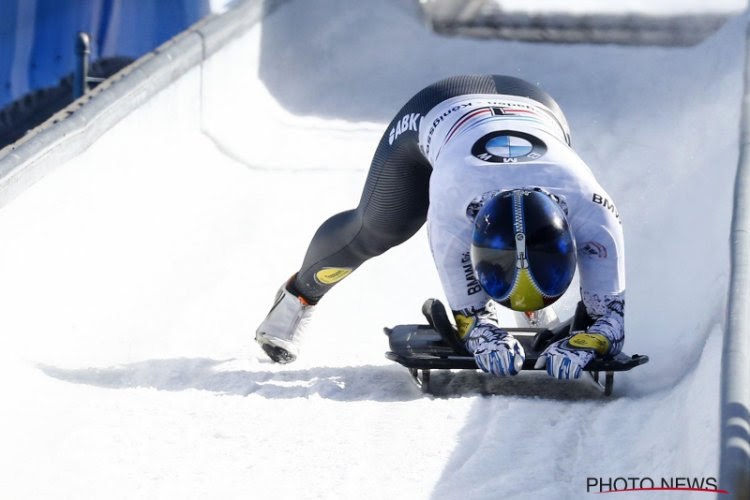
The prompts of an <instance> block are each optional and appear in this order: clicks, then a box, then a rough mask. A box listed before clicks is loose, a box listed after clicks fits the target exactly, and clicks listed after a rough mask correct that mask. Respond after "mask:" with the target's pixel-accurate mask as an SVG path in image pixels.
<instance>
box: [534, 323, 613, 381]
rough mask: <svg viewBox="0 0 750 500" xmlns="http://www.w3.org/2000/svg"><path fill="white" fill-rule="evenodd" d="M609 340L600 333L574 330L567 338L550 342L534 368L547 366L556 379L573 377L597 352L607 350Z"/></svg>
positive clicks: (550, 374)
mask: <svg viewBox="0 0 750 500" xmlns="http://www.w3.org/2000/svg"><path fill="white" fill-rule="evenodd" d="M609 345H610V344H609V341H608V340H607V338H606V337H605V336H604V335H602V334H600V333H586V332H575V333H574V334H573V335H571V336H570V337H568V338H564V339H562V340H558V341H557V342H555V343H553V344H550V346H549V347H547V349H545V350H544V352H543V353H542V355H541V356H539V359H537V360H536V364H535V365H534V368H543V367H546V368H547V374H548V375H549V376H550V377H554V378H557V379H566V380H567V379H575V378H579V377H580V376H581V372H583V369H584V368H586V365H587V364H589V361H591V360H592V359H594V358H595V357H596V356H597V354H599V355H604V354H606V353H607V352H608V351H609Z"/></svg>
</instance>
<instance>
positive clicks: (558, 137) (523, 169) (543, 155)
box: [256, 75, 625, 379]
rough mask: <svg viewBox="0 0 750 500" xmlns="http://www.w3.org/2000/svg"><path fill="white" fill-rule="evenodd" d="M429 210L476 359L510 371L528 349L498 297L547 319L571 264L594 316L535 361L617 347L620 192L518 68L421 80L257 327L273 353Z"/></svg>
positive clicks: (551, 364)
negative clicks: (355, 188) (350, 203)
mask: <svg viewBox="0 0 750 500" xmlns="http://www.w3.org/2000/svg"><path fill="white" fill-rule="evenodd" d="M425 221H426V222H427V223H428V233H429V238H430V246H431V249H432V253H433V257H434V260H435V264H436V267H437V270H438V274H439V276H440V280H441V283H442V285H443V288H444V291H445V295H446V297H447V299H448V302H449V305H450V307H451V310H452V311H453V315H454V318H455V320H456V325H457V327H458V334H459V336H460V338H461V339H462V341H463V342H464V343H465V346H466V348H467V349H468V351H469V352H471V353H473V355H474V357H475V359H476V362H477V365H478V366H479V367H480V368H481V369H482V370H484V371H486V372H488V373H492V374H494V375H497V376H507V375H516V374H517V373H518V372H519V371H520V370H521V368H522V366H523V362H524V359H525V353H524V350H523V347H522V346H521V344H520V343H519V342H518V341H517V340H516V339H515V338H514V337H513V336H512V335H511V334H510V333H508V332H507V331H505V330H503V329H502V328H501V327H500V326H499V325H498V323H497V317H496V311H495V309H494V304H501V305H503V306H506V307H509V308H511V309H513V310H515V311H517V313H516V314H517V315H520V317H521V318H524V319H525V320H526V321H527V323H528V324H532V325H536V326H549V325H551V324H552V323H554V322H555V321H556V320H557V316H556V314H555V313H554V310H553V309H552V307H550V304H552V303H553V302H554V301H555V300H556V299H557V298H558V297H560V296H561V295H562V294H563V293H564V292H565V289H567V287H568V285H569V284H570V282H571V280H572V278H573V274H574V272H575V269H576V266H577V268H578V271H579V278H580V292H581V300H582V301H583V303H584V305H585V308H586V312H587V313H588V315H589V316H590V318H591V320H592V322H591V325H590V326H589V327H588V328H587V329H586V330H585V331H580V332H573V334H572V335H571V336H569V337H568V338H565V339H563V340H560V341H557V342H555V343H553V344H551V345H550V346H549V347H548V348H547V349H546V350H545V351H544V352H543V353H542V355H541V356H540V357H539V360H538V361H537V368H542V367H546V370H547V373H548V374H549V375H550V376H552V377H555V378H562V379H567V378H578V377H579V376H580V374H581V371H582V369H583V368H584V367H585V366H586V364H587V363H588V362H589V361H590V360H591V359H593V358H594V357H596V356H610V355H615V354H617V353H618V352H620V350H621V348H622V345H623V341H624V294H625V267H624V254H623V250H624V243H623V236H622V226H621V223H620V219H619V214H618V213H617V210H616V209H615V207H614V204H613V202H612V198H611V197H610V196H609V195H608V194H607V193H606V191H605V190H604V189H603V188H602V187H601V186H600V185H599V183H598V182H597V181H596V179H595V178H594V175H593V174H592V172H591V170H590V169H589V168H588V167H587V166H586V164H585V163H584V162H583V160H581V158H580V157H579V156H578V155H577V154H576V153H575V152H574V151H573V149H571V147H570V131H569V128H568V124H567V121H566V119H565V116H564V115H563V113H562V111H561V109H560V107H559V106H558V105H557V103H556V102H555V101H554V100H553V99H552V98H551V97H550V96H549V95H548V94H547V93H545V92H544V91H542V90H540V89H539V88H538V87H537V86H535V85H532V84H530V83H528V82H525V81H523V80H520V79H518V78H513V77H508V76H498V75H464V76H456V77H452V78H448V79H445V80H442V81H439V82H436V83H434V84H432V85H430V86H429V87H426V88H425V89H423V90H421V91H420V92H419V93H417V94H416V95H415V96H414V97H412V98H411V100H409V101H408V102H407V103H406V105H404V107H403V108H402V109H401V110H400V111H399V112H398V114H397V115H396V117H395V118H394V120H393V121H392V122H391V123H390V125H389V126H388V128H387V129H386V131H385V133H384V134H383V137H382V139H381V140H380V143H379V144H378V147H377V150H376V151H375V156H374V158H373V160H372V164H371V166H370V171H369V174H368V177H367V180H366V182H365V186H364V192H363V194H362V198H361V200H360V202H359V206H357V208H355V209H353V210H349V211H346V212H342V213H340V214H337V215H334V216H333V217H331V218H330V219H328V220H327V221H325V222H324V223H323V225H322V226H321V227H320V228H319V229H318V231H317V232H316V234H315V236H314V237H313V239H312V241H311V243H310V246H309V248H308V250H307V254H306V255H305V258H304V262H303V263H302V267H301V268H300V269H299V270H298V271H297V272H296V273H295V274H294V275H293V276H292V277H291V278H290V279H289V280H288V281H287V282H286V283H285V284H284V285H283V286H282V287H281V288H280V289H279V291H278V293H277V295H276V300H275V302H274V304H273V307H272V308H271V310H270V312H269V313H268V315H267V316H266V318H265V320H264V321H263V322H262V323H261V325H260V326H259V327H258V329H257V331H256V341H257V342H258V343H259V344H260V346H261V347H262V348H263V350H264V351H265V352H266V354H267V355H268V356H269V357H270V358H271V359H272V360H274V361H276V362H279V363H288V362H291V361H294V360H295V359H296V357H297V355H298V343H299V337H300V333H301V332H302V331H303V330H304V328H305V326H306V324H307V323H308V321H309V319H310V315H311V313H312V312H313V310H314V309H315V308H316V307H317V304H318V302H319V301H320V299H321V298H323V296H324V295H325V294H326V292H328V290H330V289H331V287H333V286H334V285H336V284H337V283H339V282H340V281H341V280H343V279H344V278H345V277H346V276H348V275H349V274H350V273H351V272H352V271H354V270H355V269H357V267H359V266H360V265H361V264H362V263H363V262H365V261H366V260H367V259H369V258H371V257H374V256H377V255H380V254H382V253H383V252H385V251H386V250H388V249H389V248H391V247H393V246H395V245H398V244H400V243H403V242H404V241H406V240H407V239H409V238H410V237H411V236H412V235H413V234H414V233H416V232H417V230H418V229H419V228H420V227H421V226H422V225H423V224H424V223H425Z"/></svg>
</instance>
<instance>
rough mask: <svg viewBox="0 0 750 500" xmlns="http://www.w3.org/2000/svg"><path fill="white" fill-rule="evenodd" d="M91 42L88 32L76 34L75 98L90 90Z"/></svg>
mask: <svg viewBox="0 0 750 500" xmlns="http://www.w3.org/2000/svg"><path fill="white" fill-rule="evenodd" d="M90 54H91V42H90V40H89V35H88V33H84V32H83V31H79V32H78V34H77V35H76V69H75V74H74V75H73V99H78V98H79V97H81V96H82V95H83V94H85V93H86V92H87V91H88V77H89V55H90Z"/></svg>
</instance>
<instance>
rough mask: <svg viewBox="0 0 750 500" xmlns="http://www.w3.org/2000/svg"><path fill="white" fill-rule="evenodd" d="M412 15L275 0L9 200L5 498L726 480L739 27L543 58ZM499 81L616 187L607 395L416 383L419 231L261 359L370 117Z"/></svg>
mask: <svg viewBox="0 0 750 500" xmlns="http://www.w3.org/2000/svg"><path fill="white" fill-rule="evenodd" d="M414 9H415V8H413V6H412V5H411V4H407V3H404V2H401V1H400V0H388V1H386V2H366V1H358V2H353V1H345V0H324V1H320V2H316V6H315V8H312V7H307V6H306V3H305V2H302V1H301V0H299V1H294V2H289V3H286V4H284V5H282V6H281V7H279V8H278V10H276V11H275V12H273V13H272V14H271V15H270V16H269V17H268V18H267V19H266V20H265V21H264V23H263V24H262V25H259V26H256V27H255V28H253V29H251V30H250V31H249V32H247V33H246V34H245V35H243V36H242V37H241V38H239V39H237V40H236V41H234V42H232V43H231V44H230V45H228V46H227V47H226V48H224V49H223V50H222V51H220V52H219V53H217V54H216V55H214V56H213V57H212V58H211V59H210V60H208V61H207V62H206V63H205V64H204V65H203V66H202V67H200V68H196V69H194V70H192V71H190V72H189V73H188V74H186V75H185V76H184V77H182V78H181V79H180V80H178V81H177V82H175V83H174V84H173V85H171V86H170V87H169V88H167V89H166V90H164V91H162V92H161V93H160V94H158V95H157V96H155V97H154V98H153V99H151V100H150V101H149V102H148V103H147V104H146V105H144V106H142V107H141V108H139V109H137V110H136V111H135V112H133V113H132V114H131V115H130V116H128V117H127V118H126V119H125V120H123V121H122V122H121V123H119V124H118V125H116V126H115V127H114V128H112V129H111V130H110V131H109V132H107V133H106V134H105V135H104V136H103V137H101V138H100V139H99V140H98V141H97V142H96V143H95V144H93V145H92V146H91V147H90V148H89V149H88V150H87V151H85V152H84V153H83V154H81V155H80V156H78V157H77V158H75V159H73V160H71V161H69V162H67V163H66V164H64V165H61V166H60V167H59V168H57V169H56V170H55V171H54V172H53V173H52V174H50V175H49V176H47V177H46V178H44V179H43V180H41V181H40V182H39V183H37V184H36V185H35V186H33V187H32V188H31V189H29V190H28V191H27V192H25V193H24V194H23V195H22V196H21V197H19V198H17V199H16V200H15V201H13V202H12V203H11V204H9V205H7V206H5V207H4V208H2V209H1V210H0V237H1V238H2V241H3V244H2V245H0V276H2V280H0V303H1V304H3V314H2V315H0V331H2V332H3V333H4V339H5V342H4V346H3V349H2V352H1V353H0V370H1V372H0V389H1V390H2V393H3V394H4V405H3V406H4V410H3V411H2V413H0V415H1V416H0V424H1V425H0V442H2V443H3V446H2V447H0V470H2V474H0V496H3V497H10V498H155V497H160V498H173V497H175V498H176V497H181V498H436V499H437V498H440V499H442V498H462V499H464V498H476V499H479V498H521V499H524V498H529V499H531V498H583V497H585V496H586V478H587V477H590V476H604V477H607V476H613V477H618V476H623V477H628V476H651V477H655V478H656V477H660V476H677V475H679V476H700V477H703V476H713V477H716V475H717V472H718V463H717V457H718V437H719V415H718V400H719V366H718V365H719V363H720V351H721V333H722V328H723V322H724V315H725V310H726V299H725V296H726V288H727V279H728V272H729V263H728V255H729V245H728V234H729V224H730V217H731V204H732V200H731V193H732V183H733V179H734V173H735V168H736V163H737V151H738V132H737V126H738V122H739V102H740V99H741V92H742V61H743V51H744V31H743V28H744V24H745V20H744V19H734V20H732V21H730V22H729V23H728V24H727V25H726V26H725V27H724V28H722V29H721V30H720V31H719V32H717V33H716V34H715V35H713V36H712V37H710V38H709V39H708V40H706V41H705V42H704V43H702V44H700V45H698V46H696V47H692V48H669V49H666V48H642V47H639V48H633V47H627V48H626V47H615V46H596V47H594V46H553V45H542V44H523V43H514V42H502V41H476V40H467V39H460V38H443V37H439V36H436V35H434V34H431V33H430V32H429V31H427V30H426V29H425V28H424V27H423V26H422V24H421V21H420V20H419V19H418V17H417V16H416V15H415V10H414ZM492 72H494V73H501V74H510V75H514V76H519V77H522V78H525V79H527V80H529V81H532V82H535V83H538V84H539V85H540V86H541V87H543V88H544V89H545V90H547V91H549V92H550V93H551V94H552V95H553V96H554V97H555V98H556V99H557V100H558V102H559V103H560V105H561V106H562V108H563V110H564V111H565V113H566V115H567V117H568V120H569V122H570V124H571V129H572V133H573V145H574V147H575V149H576V150H577V151H578V152H579V154H580V155H581V156H582V157H583V158H584V160H586V161H587V162H588V163H589V165H590V166H591V168H592V169H593V170H594V172H595V173H596V174H597V176H598V178H599V180H600V181H601V183H602V184H603V185H604V186H605V187H606V188H607V190H608V192H609V193H610V194H611V195H612V197H613V198H614V199H615V201H616V203H617V207H618V210H619V213H620V215H621V217H622V219H623V224H624V229H625V238H626V252H627V281H628V284H627V309H626V318H627V319H626V321H627V333H626V334H627V340H626V344H625V350H626V351H628V352H631V353H633V352H638V353H644V354H648V355H649V356H650V357H651V362H650V363H649V364H647V365H645V366H643V367H641V368H639V369H637V370H635V371H633V372H629V373H627V374H623V375H620V376H618V377H616V381H615V394H614V396H613V397H612V398H610V399H605V398H602V397H601V396H600V395H599V393H598V392H597V391H596V390H594V389H593V388H592V387H591V386H590V385H588V384H586V383H583V382H580V381H579V382H578V383H576V382H556V381H552V380H551V379H549V378H548V377H546V376H545V375H543V374H539V373H531V374H528V373H524V374H521V375H520V376H519V377H516V378H515V379H512V380H492V379H489V378H488V377H486V376H482V375H481V374H479V373H467V372H464V373H457V374H454V376H453V377H452V378H450V377H448V376H447V374H438V375H437V376H436V379H437V380H436V382H438V383H439V384H441V385H440V393H441V395H440V397H434V398H433V397H428V396H424V395H422V394H421V393H420V392H419V390H418V389H417V388H416V387H415V386H414V385H413V384H412V383H411V381H410V380H409V376H408V374H407V372H406V370H405V369H404V368H402V367H400V366H397V365H394V364H393V363H391V362H389V361H387V360H386V359H385V358H384V357H383V352H384V351H385V350H387V339H386V337H385V336H384V335H383V334H382V333H381V329H382V327H383V326H392V325H394V324H398V323H413V322H420V321H421V318H420V312H419V311H420V306H421V303H422V301H423V300H424V299H425V298H427V297H432V296H436V297H441V296H442V293H441V291H440V285H439V281H438V279H437V275H436V273H435V271H434V268H433V265H432V262H431V256H430V252H429V247H428V245H427V241H426V235H425V233H424V231H420V232H419V233H418V234H417V235H416V236H415V237H414V238H412V239H411V240H410V241H408V242H407V243H405V244H403V245H401V246H399V247H397V248H394V249H392V250H391V251H389V252H387V253H386V254H385V255H383V256H381V257H379V258H377V259H373V260H372V261H370V262H368V263H366V264H365V265H363V266H362V267H361V268H360V269H359V270H358V271H357V272H355V273H354V274H353V275H352V276H350V277H349V278H347V279H346V280H345V281H343V282H342V283H341V284H339V285H337V287H335V288H334V289H333V290H332V291H331V292H330V294H329V295H327V296H326V298H325V300H324V301H323V302H321V305H320V307H319V308H318V310H317V312H316V315H315V317H314V319H313V323H312V325H311V329H310V331H309V332H308V335H307V337H306V339H305V342H304V344H303V348H302V354H301V356H300V358H299V359H298V360H297V362H295V363H294V364H292V365H286V366H279V365H275V364H272V363H270V362H269V361H268V360H267V359H266V358H265V356H264V355H263V353H262V352H261V351H260V349H259V348H258V347H257V346H256V345H255V343H254V341H253V340H252V339H253V332H254V330H255V327H256V326H257V325H258V324H259V322H260V321H261V320H262V319H263V317H264V316H265V313H266V312H267V310H268V308H269V307H270V306H271V303H272V300H273V295H274V293H275V291H276V289H277V288H278V286H279V285H280V284H281V283H282V282H283V281H284V280H285V279H286V278H288V277H289V275H290V274H291V273H293V272H294V271H295V270H296V268H297V266H299V265H300V263H301V260H302V257H303V255H304V252H305V249H306V246H307V243H308V242H309V240H310V238H311V236H312V235H313V233H314V232H315V230H316V229H317V227H318V225H319V224H320V223H321V222H322V221H323V220H324V219H325V218H327V217H328V216H330V215H332V214H333V213H336V212H339V211H342V210H346V209H349V208H352V207H353V206H354V205H355V204H356V203H357V201H358V199H359V196H360V191H361V188H362V185H363V182H364V178H365V175H366V169H367V166H368V164H369V160H370V157H371V155H372V153H373V152H374V149H375V146H376V143H377V141H378V139H379V137H380V134H381V133H382V131H383V129H384V128H385V124H386V122H387V121H388V120H390V119H391V118H392V115H393V114H394V113H396V111H397V110H398V109H399V108H400V106H401V105H402V104H403V102H405V100H406V99H408V98H409V97H410V96H411V95H412V94H413V93H414V92H416V91H417V90H419V89H420V88H422V87H423V86H425V85H427V84H429V83H430V82H432V81H434V80H437V79H439V78H442V77H444V76H447V75H451V74H459V73H492ZM575 288H576V287H575V285H573V286H572V287H571V290H570V292H569V293H568V295H566V297H565V298H564V299H563V301H562V303H561V305H560V307H559V312H560V314H561V315H566V314H571V313H572V309H573V307H574V305H575V302H576V300H577V298H576V296H575V295H576V293H575V292H576V289H575ZM649 497H650V495H649V494H647V493H642V494H640V496H639V498H649ZM654 498H659V497H658V496H654Z"/></svg>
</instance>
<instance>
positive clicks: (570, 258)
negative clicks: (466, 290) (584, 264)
mask: <svg viewBox="0 0 750 500" xmlns="http://www.w3.org/2000/svg"><path fill="white" fill-rule="evenodd" d="M471 263H472V266H473V267H474V272H475V273H476V275H477V278H478V279H479V283H480V284H481V285H482V288H484V290H485V291H486V292H487V294H488V295H489V296H490V297H492V298H493V299H494V300H495V301H497V302H498V303H500V304H502V305H504V306H506V307H509V308H511V309H513V310H516V311H536V310H538V309H541V308H543V307H546V306H548V305H550V304H552V303H553V302H555V301H556V300H557V299H559V298H560V297H561V296H562V294H563V293H565V290H567V289H568V286H569V285H570V282H571V281H572V280H573V275H574V274H575V270H576V246H575V239H574V238H573V233H572V231H571V230H570V226H569V225H568V220H567V219H566V218H565V212H564V211H563V209H562V207H560V205H559V204H558V203H557V202H556V201H555V200H554V199H553V198H552V195H550V194H548V193H546V192H543V191H541V190H529V189H514V190H511V191H502V192H500V193H499V194H497V195H495V196H494V197H493V198H491V199H490V200H488V201H487V202H486V203H485V204H484V206H483V207H482V209H481V210H480V211H479V213H478V214H477V216H476V219H475V220H474V232H473V235H472V243H471Z"/></svg>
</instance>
